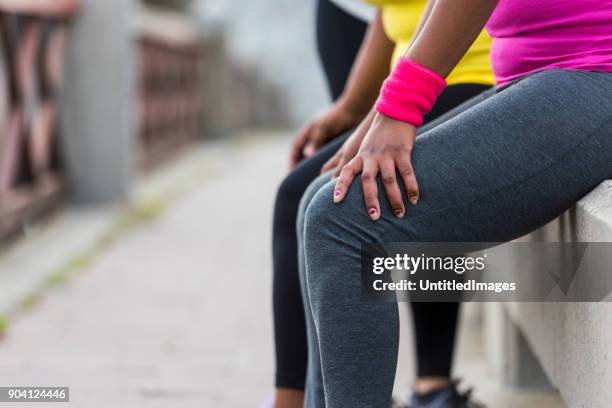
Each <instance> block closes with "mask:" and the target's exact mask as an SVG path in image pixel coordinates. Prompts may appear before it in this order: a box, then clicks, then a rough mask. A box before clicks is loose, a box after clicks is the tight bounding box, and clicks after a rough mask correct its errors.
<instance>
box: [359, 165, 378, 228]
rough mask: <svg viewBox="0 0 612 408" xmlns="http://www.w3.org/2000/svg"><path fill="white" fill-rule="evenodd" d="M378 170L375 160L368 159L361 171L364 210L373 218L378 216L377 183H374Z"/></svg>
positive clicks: (375, 218)
mask: <svg viewBox="0 0 612 408" xmlns="http://www.w3.org/2000/svg"><path fill="white" fill-rule="evenodd" d="M378 171H379V167H378V162H377V161H376V160H373V159H370V160H367V161H364V163H363V172H362V173H361V188H362V190H363V201H364V202H365V206H366V210H367V212H368V215H369V216H370V218H371V219H373V220H377V219H379V218H380V204H379V202H378V185H377V184H376V176H377V175H378Z"/></svg>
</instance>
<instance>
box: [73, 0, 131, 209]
mask: <svg viewBox="0 0 612 408" xmlns="http://www.w3.org/2000/svg"><path fill="white" fill-rule="evenodd" d="M137 6H138V5H137V3H136V2H135V0H89V1H86V2H84V4H83V5H82V7H81V11H80V13H79V15H78V16H77V18H76V19H75V21H74V24H73V25H72V28H71V30H72V33H71V35H70V37H69V38H70V40H69V44H68V49H67V54H66V75H65V84H64V90H63V95H62V98H61V100H62V122H61V124H62V138H63V140H62V142H63V143H62V146H63V156H64V161H65V166H66V171H67V176H68V178H69V180H70V185H71V189H72V192H73V194H74V198H75V199H76V201H78V202H82V203H104V202H112V201H116V200H124V199H126V198H127V196H128V195H129V192H130V187H131V184H132V181H133V177H134V171H135V167H136V164H135V163H136V156H137V154H136V136H135V135H136V127H135V125H136V120H135V119H136V118H135V109H136V106H135V103H134V101H135V92H136V86H135V84H136V81H135V79H136V78H135V73H136V69H137V66H136V63H137V58H136V53H135V49H136V47H135V41H134V38H133V32H132V13H133V11H134V9H133V8H134V7H137Z"/></svg>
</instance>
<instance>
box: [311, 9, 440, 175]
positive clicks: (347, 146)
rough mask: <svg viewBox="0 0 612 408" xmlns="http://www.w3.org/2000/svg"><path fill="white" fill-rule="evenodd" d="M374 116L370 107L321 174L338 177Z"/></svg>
mask: <svg viewBox="0 0 612 408" xmlns="http://www.w3.org/2000/svg"><path fill="white" fill-rule="evenodd" d="M434 3H435V2H434V1H430V2H428V3H427V5H426V7H425V10H423V15H421V19H420V21H419V24H418V25H417V27H416V30H415V33H414V35H413V38H412V41H411V43H410V45H412V43H413V42H414V41H415V40H416V38H417V37H418V36H419V34H420V32H421V30H422V29H423V27H424V26H425V23H426V22H427V19H428V18H429V15H430V14H431V9H432V8H433V5H434ZM375 116H376V110H375V109H374V108H372V109H370V112H369V113H368V116H366V117H365V119H364V120H363V121H362V122H361V124H360V125H359V127H358V128H357V130H356V131H355V133H353V134H352V135H351V137H350V138H349V139H347V141H346V142H344V144H343V145H342V147H341V148H340V149H339V150H338V151H337V152H336V153H335V154H334V155H333V156H332V157H331V158H330V159H329V160H328V161H327V162H326V163H325V164H324V165H323V167H322V168H321V174H323V173H327V172H328V171H330V170H334V173H333V177H338V176H339V175H340V171H341V170H342V167H344V165H345V164H346V163H348V162H349V161H350V160H351V159H352V158H353V157H355V155H356V154H357V152H358V151H359V147H360V146H361V142H362V141H363V139H364V138H365V136H366V134H367V133H368V130H369V129H370V126H372V122H374V117H375Z"/></svg>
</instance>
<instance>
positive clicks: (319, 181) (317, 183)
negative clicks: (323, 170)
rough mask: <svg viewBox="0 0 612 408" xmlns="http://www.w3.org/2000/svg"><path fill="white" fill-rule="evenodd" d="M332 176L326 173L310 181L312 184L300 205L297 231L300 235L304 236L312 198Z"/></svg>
mask: <svg viewBox="0 0 612 408" xmlns="http://www.w3.org/2000/svg"><path fill="white" fill-rule="evenodd" d="M330 178H331V176H330V175H329V174H324V175H322V176H319V177H318V178H316V179H315V180H314V181H313V182H312V183H310V185H309V186H308V188H307V189H306V191H305V192H304V195H303V196H302V199H301V200H300V206H299V210H298V218H297V233H298V236H302V234H303V233H304V224H305V220H306V211H307V209H308V207H309V206H310V203H311V201H312V199H313V198H314V196H315V195H316V194H317V192H318V191H319V190H320V189H321V188H322V187H323V186H324V185H325V184H326V183H328V182H329V180H330Z"/></svg>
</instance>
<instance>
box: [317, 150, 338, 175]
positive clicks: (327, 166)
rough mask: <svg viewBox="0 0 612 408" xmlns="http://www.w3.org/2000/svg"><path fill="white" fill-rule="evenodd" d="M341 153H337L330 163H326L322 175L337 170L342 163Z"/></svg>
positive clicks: (322, 168)
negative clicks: (340, 162)
mask: <svg viewBox="0 0 612 408" xmlns="http://www.w3.org/2000/svg"><path fill="white" fill-rule="evenodd" d="M340 156H341V154H340V151H337V152H336V154H334V155H333V156H332V157H331V158H330V159H329V160H328V161H326V162H325V164H324V165H323V167H321V174H323V173H327V172H328V171H330V170H331V169H333V168H335V167H336V166H337V165H338V162H339V161H340Z"/></svg>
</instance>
